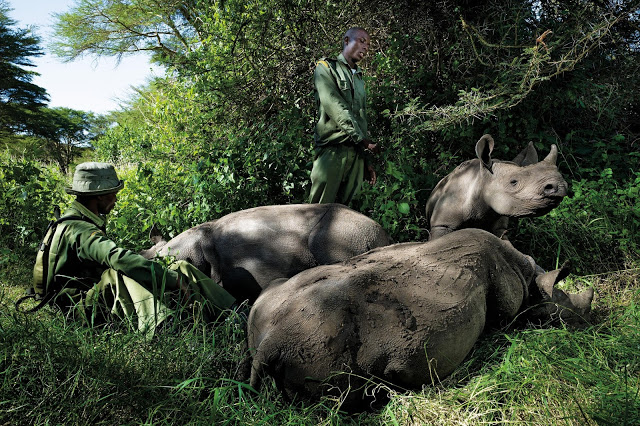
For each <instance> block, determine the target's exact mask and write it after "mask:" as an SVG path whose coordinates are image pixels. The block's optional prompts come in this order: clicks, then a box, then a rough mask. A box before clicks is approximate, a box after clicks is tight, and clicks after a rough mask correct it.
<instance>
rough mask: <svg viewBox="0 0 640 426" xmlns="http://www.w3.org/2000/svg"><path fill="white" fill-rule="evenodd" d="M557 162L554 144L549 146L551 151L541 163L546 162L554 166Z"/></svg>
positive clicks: (556, 148)
mask: <svg viewBox="0 0 640 426" xmlns="http://www.w3.org/2000/svg"><path fill="white" fill-rule="evenodd" d="M557 160H558V147H557V146H556V145H555V144H554V145H551V151H549V154H548V155H547V156H546V157H545V158H544V160H542V161H546V162H547V163H551V164H556V161H557Z"/></svg>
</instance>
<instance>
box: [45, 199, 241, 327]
mask: <svg viewBox="0 0 640 426" xmlns="http://www.w3.org/2000/svg"><path fill="white" fill-rule="evenodd" d="M64 216H81V217H83V218H85V219H86V220H67V221H64V222H61V223H60V224H59V225H58V227H57V229H56V232H55V234H54V237H53V240H52V243H51V247H50V249H49V263H48V275H49V276H48V277H47V281H48V282H49V283H52V285H54V286H55V287H56V288H62V289H63V290H62V291H61V292H60V293H59V294H58V296H57V297H56V299H55V301H54V303H56V305H58V306H60V307H61V308H62V309H63V311H65V312H70V313H71V314H72V315H74V316H78V314H79V316H82V317H84V318H86V319H87V320H89V321H94V320H98V321H102V320H104V319H105V317H107V316H116V317H119V318H122V319H127V320H129V321H131V325H132V326H133V328H134V329H137V330H141V331H144V332H148V331H151V332H152V331H153V329H155V327H156V326H157V325H158V324H160V323H161V322H162V321H163V320H164V319H166V318H167V317H168V316H169V315H171V314H172V313H174V309H173V308H177V305H178V303H177V301H176V299H178V298H179V297H180V292H179V285H178V277H179V276H181V275H182V280H183V281H182V282H183V283H185V284H186V283H188V285H189V288H190V289H191V293H192V299H193V300H191V301H182V302H183V303H182V305H183V306H188V305H190V304H191V303H192V302H198V303H203V304H204V305H205V310H204V311H205V313H208V315H209V316H213V315H217V314H219V313H220V312H221V310H224V309H227V308H230V307H231V306H232V305H233V303H234V302H235V299H234V298H233V297H232V296H231V295H230V294H228V293H227V292H226V291H225V290H224V289H223V288H222V287H220V286H219V285H218V284H216V283H215V282H214V281H213V280H211V279H210V278H209V277H207V276H206V275H204V274H203V273H202V272H201V271H199V270H198V269H197V268H195V267H194V266H193V265H191V264H189V263H187V262H184V261H182V262H175V263H174V264H173V265H171V267H169V268H166V267H165V266H163V265H162V264H160V263H158V262H154V261H151V260H147V259H145V258H144V257H142V256H141V255H139V254H137V253H134V252H132V251H130V250H126V249H122V248H119V247H117V246H116V244H115V242H113V241H112V240H110V239H109V238H107V237H106V234H105V231H104V226H105V219H104V218H103V217H101V216H97V215H95V214H94V213H92V212H91V211H89V210H88V209H87V208H86V207H85V206H83V205H82V204H80V203H79V202H77V201H74V202H73V204H72V205H71V207H70V208H69V209H68V210H67V211H66V212H65V214H64ZM160 295H162V297H160ZM171 295H174V296H176V297H170V296H171Z"/></svg>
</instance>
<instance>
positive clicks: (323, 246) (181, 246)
mask: <svg viewBox="0 0 640 426" xmlns="http://www.w3.org/2000/svg"><path fill="white" fill-rule="evenodd" d="M391 242H392V240H391V238H390V237H389V235H388V234H387V233H386V232H385V230H384V229H382V227H381V226H380V225H379V224H378V223H376V222H375V221H374V220H372V219H370V218H368V217H367V216H365V215H363V214H360V213H358V212H356V211H354V210H351V209H350V208H348V207H346V206H343V205H341V204H288V205H280V206H262V207H255V208H252V209H247V210H242V211H239V212H235V213H230V214H228V215H226V216H223V217H221V218H220V219H217V220H213V221H211V222H206V223H203V224H200V225H198V226H196V227H194V228H191V229H188V230H186V231H184V232H183V233H181V234H179V235H177V236H176V237H174V238H173V239H171V240H170V241H168V242H166V241H159V242H157V244H156V245H155V246H153V247H152V248H150V249H148V250H144V251H143V252H142V253H141V254H142V255H143V256H145V257H146V258H148V259H150V258H153V257H154V256H167V255H171V256H175V258H176V259H178V260H187V261H188V262H190V263H192V264H193V265H195V266H196V267H197V268H198V269H200V270H201V271H202V272H204V273H205V274H207V275H209V276H211V278H213V279H214V280H215V281H217V282H219V283H220V285H222V287H224V288H225V289H226V290H227V291H228V292H229V293H231V294H232V295H233V296H234V297H235V298H236V300H240V301H241V300H249V302H250V303H253V301H254V300H255V299H256V298H257V297H258V295H259V294H260V292H261V291H262V289H263V288H266V287H268V286H269V285H270V284H271V283H272V282H273V281H274V280H280V279H286V278H290V277H292V276H294V275H295V274H297V273H298V272H300V271H304V270H305V269H309V268H312V267H314V266H317V265H326V264H330V263H337V262H342V261H343V260H347V259H349V258H350V257H352V256H355V255H357V254H361V253H364V252H366V251H368V250H371V249H372V248H375V247H380V246H384V245H388V244H391Z"/></svg>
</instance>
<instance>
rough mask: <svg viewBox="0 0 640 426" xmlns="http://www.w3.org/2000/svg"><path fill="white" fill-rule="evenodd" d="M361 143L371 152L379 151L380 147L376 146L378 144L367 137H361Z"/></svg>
mask: <svg viewBox="0 0 640 426" xmlns="http://www.w3.org/2000/svg"><path fill="white" fill-rule="evenodd" d="M361 144H362V147H363V148H364V149H365V150H366V151H371V152H372V153H373V154H379V153H380V147H378V144H377V143H373V142H371V140H369V139H363V140H362V142H361Z"/></svg>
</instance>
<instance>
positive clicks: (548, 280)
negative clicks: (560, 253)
mask: <svg viewBox="0 0 640 426" xmlns="http://www.w3.org/2000/svg"><path fill="white" fill-rule="evenodd" d="M570 272H571V271H570V269H569V263H568V262H565V263H564V264H563V265H562V266H561V267H560V269H556V270H554V271H550V272H546V273H544V274H542V275H538V276H537V277H536V284H537V285H538V288H539V289H540V292H541V293H543V294H546V295H547V296H548V297H549V298H551V296H552V295H553V287H554V286H555V285H556V284H557V283H559V282H560V281H562V280H563V279H565V278H566V277H567V276H569V273H570Z"/></svg>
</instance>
